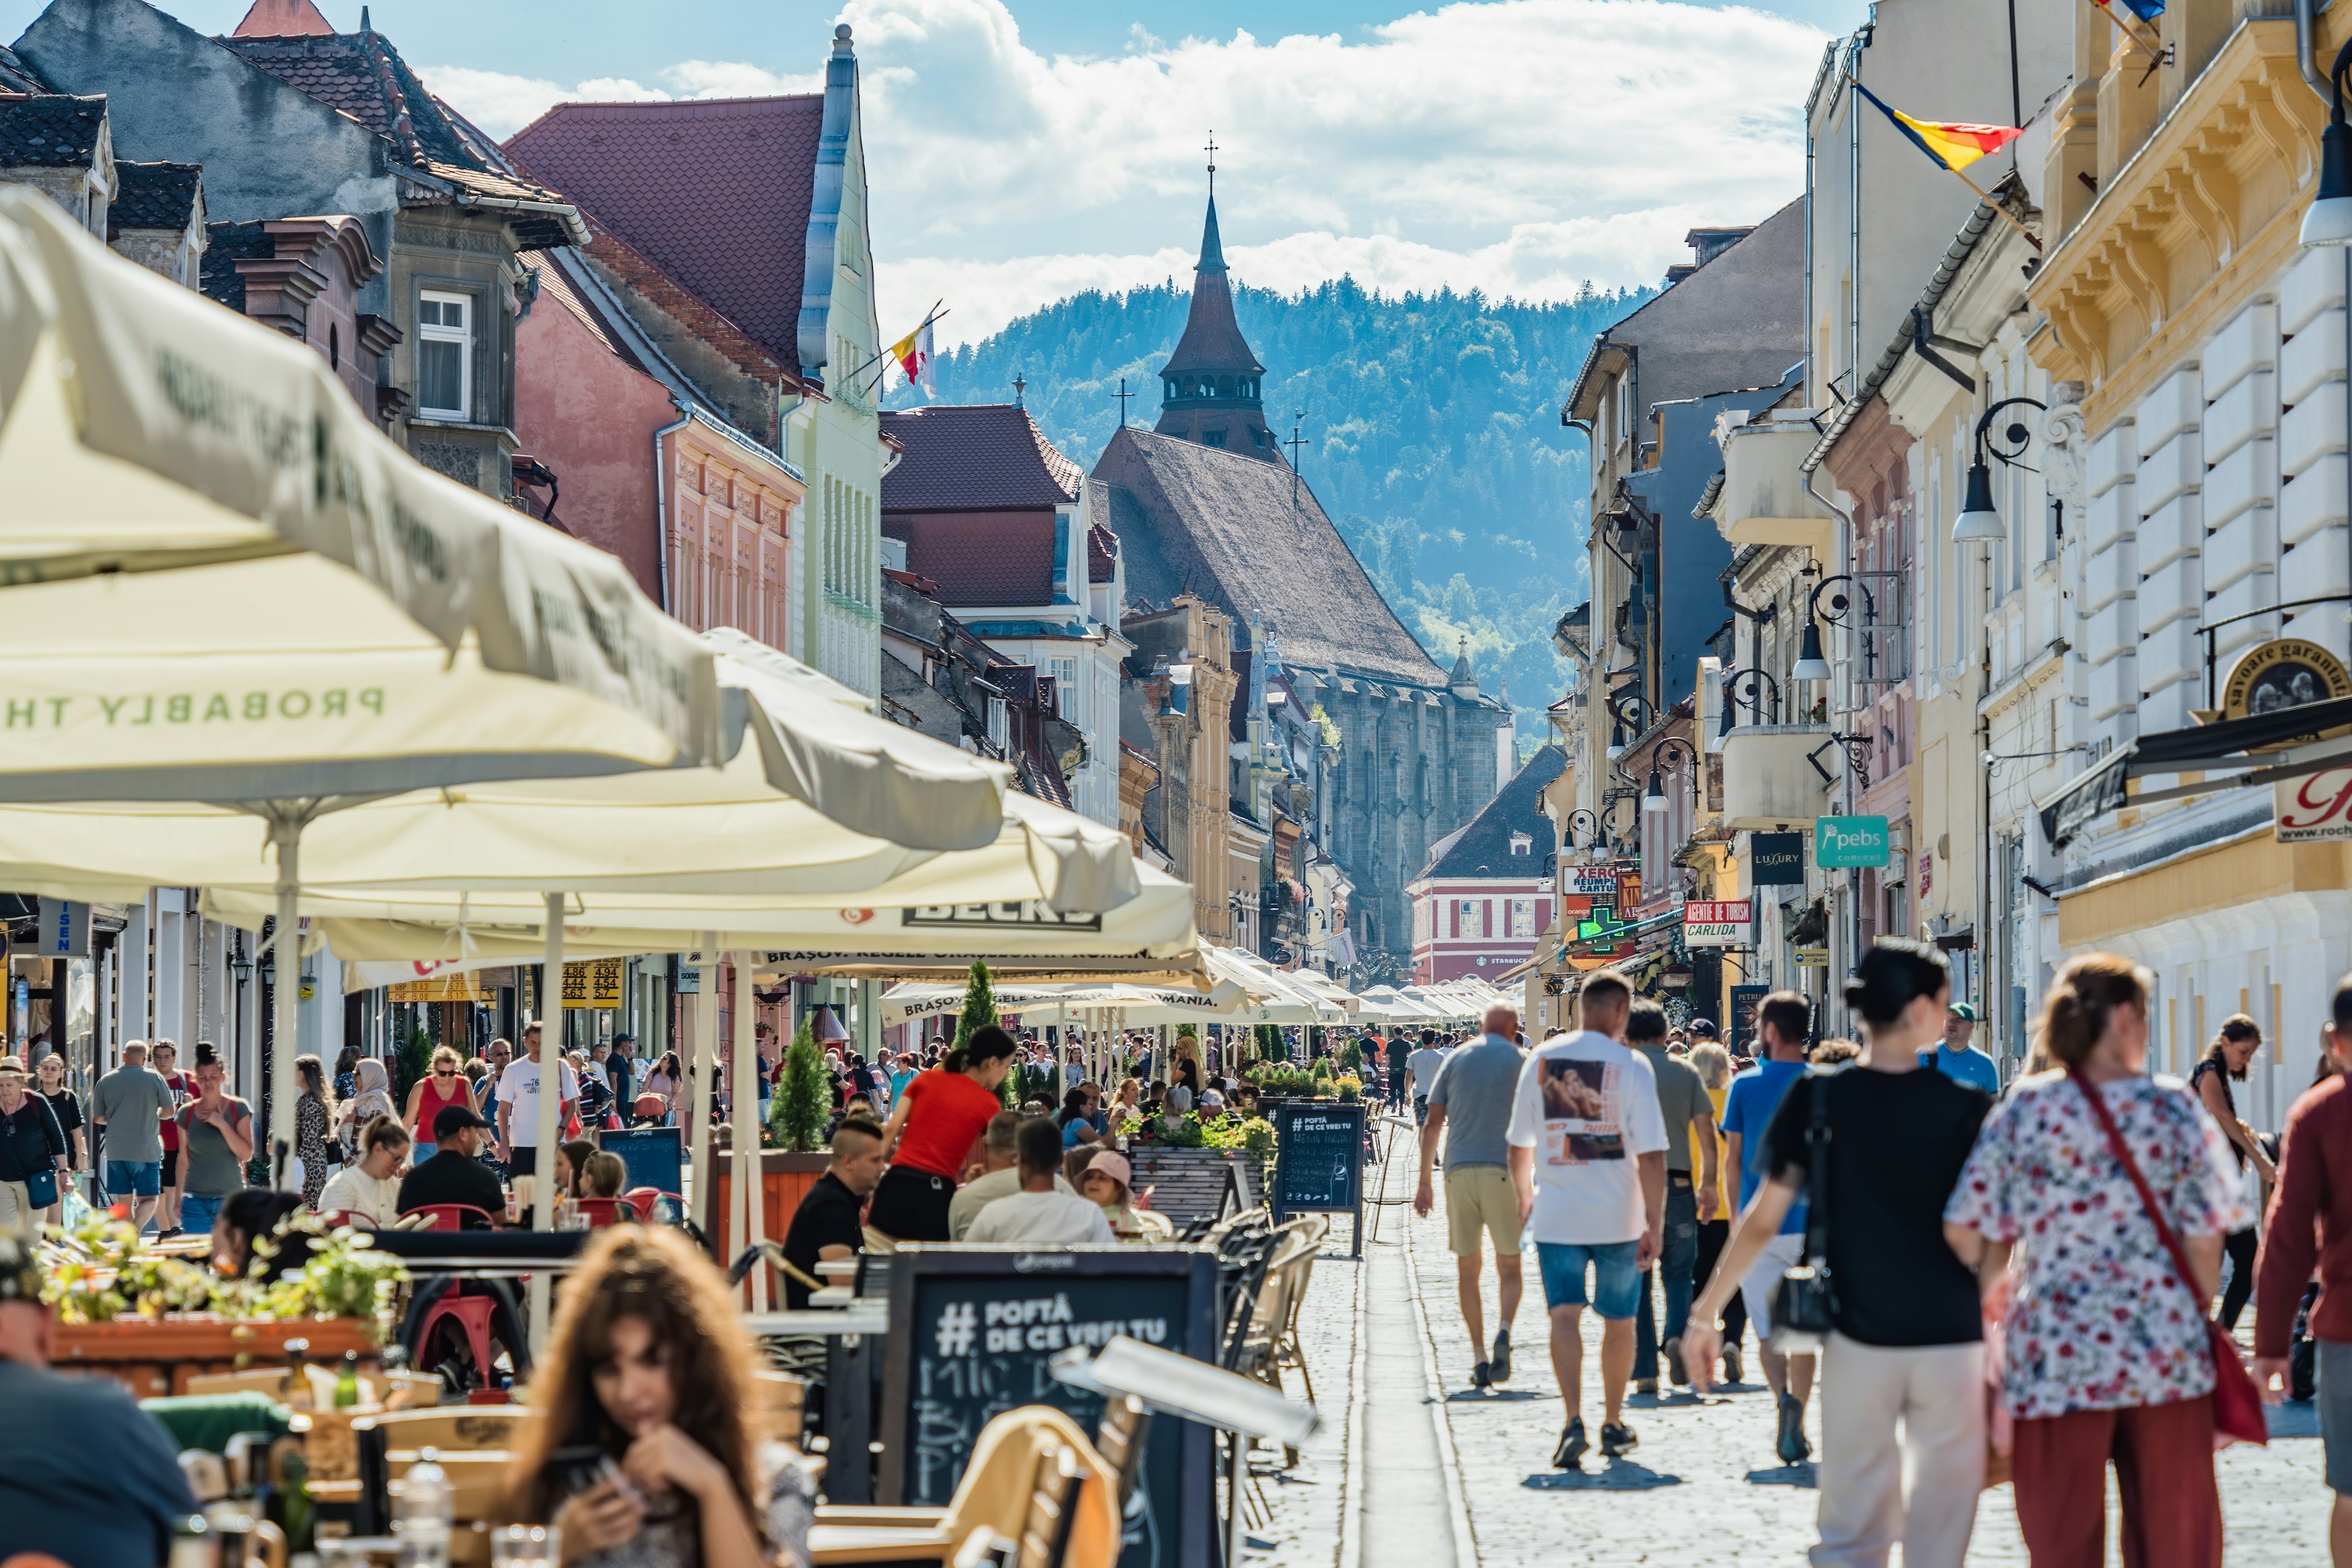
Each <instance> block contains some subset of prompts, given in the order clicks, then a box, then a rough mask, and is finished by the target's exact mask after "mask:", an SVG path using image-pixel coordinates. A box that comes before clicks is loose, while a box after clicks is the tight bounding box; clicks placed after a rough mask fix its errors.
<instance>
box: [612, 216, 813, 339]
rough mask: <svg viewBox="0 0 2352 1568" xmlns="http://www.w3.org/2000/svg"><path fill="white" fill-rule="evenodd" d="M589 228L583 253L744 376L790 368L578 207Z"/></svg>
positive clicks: (705, 301) (707, 302)
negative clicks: (587, 241) (586, 253)
mask: <svg viewBox="0 0 2352 1568" xmlns="http://www.w3.org/2000/svg"><path fill="white" fill-rule="evenodd" d="M581 216H583V218H585V219H587V222H588V227H589V231H590V232H591V233H593V235H594V236H595V238H594V239H593V240H592V241H590V243H589V246H588V254H589V255H590V256H592V257H593V258H595V259H596V261H597V262H598V263H599V264H601V265H602V266H604V267H605V268H609V269H610V270H611V272H612V273H613V275H614V277H615V278H617V279H620V281H621V282H623V283H625V284H626V285H628V286H629V287H630V288H632V289H635V290H636V291H637V292H638V293H640V294H642V295H644V296H645V297H646V300H648V301H650V302H651V303H652V304H654V305H655V306H656V307H657V308H658V309H659V310H661V311H662V312H663V313H664V314H666V315H667V316H669V317H670V318H671V319H673V320H674V321H677V322H678V323H679V324H680V325H682V326H684V327H685V328H686V330H687V331H690V332H692V333H693V334H694V335H695V336H696V337H698V338H700V339H701V340H702V341H703V342H706V343H709V345H710V346H711V347H712V348H713V349H715V350H717V351H718V352H719V353H721V354H724V355H725V356H726V357H727V359H728V360H729V361H730V363H733V364H734V366H735V368H737V369H738V370H740V371H741V372H743V374H746V375H750V376H755V377H757V378H759V379H760V380H761V381H765V382H770V383H773V382H775V381H776V380H778V379H779V378H781V377H783V376H786V375H789V374H791V372H790V371H789V370H788V369H787V368H786V367H785V366H783V365H782V364H779V363H777V362H776V359H775V357H774V356H773V355H772V354H770V353H768V352H767V350H766V349H764V348H762V347H761V345H760V344H759V343H758V342H755V341H753V339H752V338H751V334H750V333H748V332H746V331H744V330H743V329H742V328H740V327H739V326H737V325H736V324H735V323H734V322H733V321H729V320H728V319H727V318H726V317H725V316H724V315H722V314H720V313H719V311H718V310H715V309H713V308H712V307H711V305H710V303H709V301H708V300H703V299H702V298H700V297H699V296H698V295H696V294H695V293H694V292H693V291H692V290H690V289H687V288H685V287H683V286H682V285H680V284H679V282H678V281H677V279H675V278H672V277H671V276H670V275H669V274H668V273H667V272H665V271H663V270H662V269H661V268H659V267H656V265H654V263H653V262H652V261H651V260H649V259H648V258H646V256H645V255H644V254H642V253H641V252H639V251H638V250H637V249H635V247H632V246H631V245H630V244H629V243H628V242H627V241H626V240H624V239H622V238H621V237H619V236H617V235H615V234H614V233H613V231H612V230H611V229H610V228H608V227H606V226H605V225H604V221H603V219H602V218H601V217H600V216H598V215H596V214H594V213H593V212H590V211H588V210H586V209H584V208H583V210H582V213H581Z"/></svg>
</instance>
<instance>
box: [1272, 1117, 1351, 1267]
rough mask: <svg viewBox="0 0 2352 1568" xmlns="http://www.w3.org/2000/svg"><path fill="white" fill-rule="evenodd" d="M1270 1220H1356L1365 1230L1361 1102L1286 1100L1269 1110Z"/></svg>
mask: <svg viewBox="0 0 2352 1568" xmlns="http://www.w3.org/2000/svg"><path fill="white" fill-rule="evenodd" d="M1274 1148H1275V1157H1274V1196H1273V1204H1274V1215H1275V1217H1276V1219H1281V1218H1285V1217H1286V1216H1287V1215H1294V1214H1300V1213H1308V1212H1320V1213H1333V1212H1338V1213H1345V1214H1352V1215H1355V1216H1356V1237H1357V1254H1358V1256H1361V1251H1362V1246H1361V1244H1362V1236H1363V1228H1364V1107H1363V1104H1362V1103H1361V1102H1360V1101H1349V1100H1338V1101H1326V1100H1307V1101H1300V1100H1289V1101H1286V1102H1285V1103H1282V1104H1279V1105H1276V1107H1275V1108H1274Z"/></svg>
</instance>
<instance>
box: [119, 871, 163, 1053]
mask: <svg viewBox="0 0 2352 1568" xmlns="http://www.w3.org/2000/svg"><path fill="white" fill-rule="evenodd" d="M154 908H155V894H154V892H153V891H152V889H151V890H150V891H149V892H148V894H147V898H146V901H145V902H143V903H138V904H133V905H132V906H131V920H130V923H129V924H127V925H125V926H124V927H123V928H122V940H121V942H120V943H119V944H118V945H117V946H116V948H115V952H118V953H119V954H121V962H120V963H117V964H116V965H115V982H114V983H115V989H116V991H117V993H118V994H119V995H120V996H121V1002H120V1004H119V1005H120V1007H121V1020H122V1022H121V1029H122V1035H121V1037H122V1038H124V1039H126V1040H147V1041H150V1042H152V1040H153V1039H154V1037H155V1028H154V1013H153V1010H152V1007H151V1006H150V1005H149V1003H148V999H147V974H148V969H149V952H148V949H149V947H150V945H151V944H152V942H153V940H154V930H155V916H154Z"/></svg>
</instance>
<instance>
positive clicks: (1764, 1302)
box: [1739, 1231, 1805, 1345]
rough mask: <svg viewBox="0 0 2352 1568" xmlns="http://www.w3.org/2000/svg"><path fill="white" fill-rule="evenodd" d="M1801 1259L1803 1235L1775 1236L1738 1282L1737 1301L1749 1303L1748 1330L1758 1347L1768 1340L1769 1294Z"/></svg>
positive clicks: (1798, 1232) (1770, 1316) (1802, 1254)
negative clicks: (1746, 1276)
mask: <svg viewBox="0 0 2352 1568" xmlns="http://www.w3.org/2000/svg"><path fill="white" fill-rule="evenodd" d="M1804 1256H1805V1233H1804V1232H1802V1231H1797V1232H1794V1233H1793V1234H1788V1235H1782V1236H1776V1237H1773V1238H1772V1239H1771V1240H1769V1241H1768V1242H1766V1243H1765V1244H1764V1250H1763V1252H1762V1253H1761V1254H1759V1256H1758V1257H1757V1259H1756V1266H1755V1267H1754V1268H1750V1269H1749V1270H1748V1278H1746V1279H1742V1280H1741V1281H1740V1282H1739V1297H1740V1300H1743V1301H1746V1302H1747V1303H1748V1327H1749V1328H1750V1329H1752V1330H1754V1331H1755V1333H1756V1342H1757V1343H1758V1344H1759V1345H1760V1344H1763V1343H1765V1342H1767V1341H1768V1340H1769V1339H1770V1337H1771V1334H1772V1294H1773V1292H1774V1291H1776V1290H1778V1289H1780V1276H1781V1275H1783V1274H1786V1273H1787V1272H1788V1271H1789V1270H1790V1269H1791V1268H1795V1267H1796V1266H1797V1265H1798V1264H1799V1263H1801V1262H1802V1261H1803V1260H1804Z"/></svg>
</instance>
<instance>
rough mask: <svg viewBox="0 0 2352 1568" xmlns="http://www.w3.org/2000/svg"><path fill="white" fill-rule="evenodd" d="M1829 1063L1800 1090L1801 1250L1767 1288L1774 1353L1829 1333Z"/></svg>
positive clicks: (1814, 1346) (1809, 1344) (1810, 1073)
mask: <svg viewBox="0 0 2352 1568" xmlns="http://www.w3.org/2000/svg"><path fill="white" fill-rule="evenodd" d="M1832 1076H1834V1075H1833V1072H1832V1070H1831V1069H1826V1068H1810V1069H1808V1070H1807V1072H1806V1074H1805V1092H1806V1093H1808V1094H1810V1095H1811V1096H1812V1104H1811V1107H1810V1108H1809V1111H1810V1114H1809V1115H1808V1116H1807V1117H1806V1121H1805V1251H1804V1255H1803V1256H1802V1257H1801V1258H1799V1259H1798V1261H1797V1266H1796V1267H1795V1268H1791V1269H1790V1270H1789V1271H1788V1272H1787V1273H1785V1274H1783V1275H1781V1276H1780V1284H1779V1285H1777V1286H1776V1287H1774V1288H1773V1291H1772V1349H1773V1352H1775V1353H1776V1354H1780V1355H1810V1354H1811V1353H1812V1352H1815V1351H1818V1350H1820V1349H1821V1348H1822V1344H1823V1343H1824V1342H1827V1340H1828V1339H1829V1337H1830V1330H1831V1329H1832V1327H1833V1326H1834V1325H1835V1321H1836V1318H1837V1285H1836V1282H1835V1281H1834V1280H1832V1279H1831V1278H1830V1251H1829V1248H1830V1217H1829V1215H1830V1205H1829V1192H1830V1170H1829V1160H1830V1110H1829V1105H1830V1097H1829V1079H1831V1078H1832Z"/></svg>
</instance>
